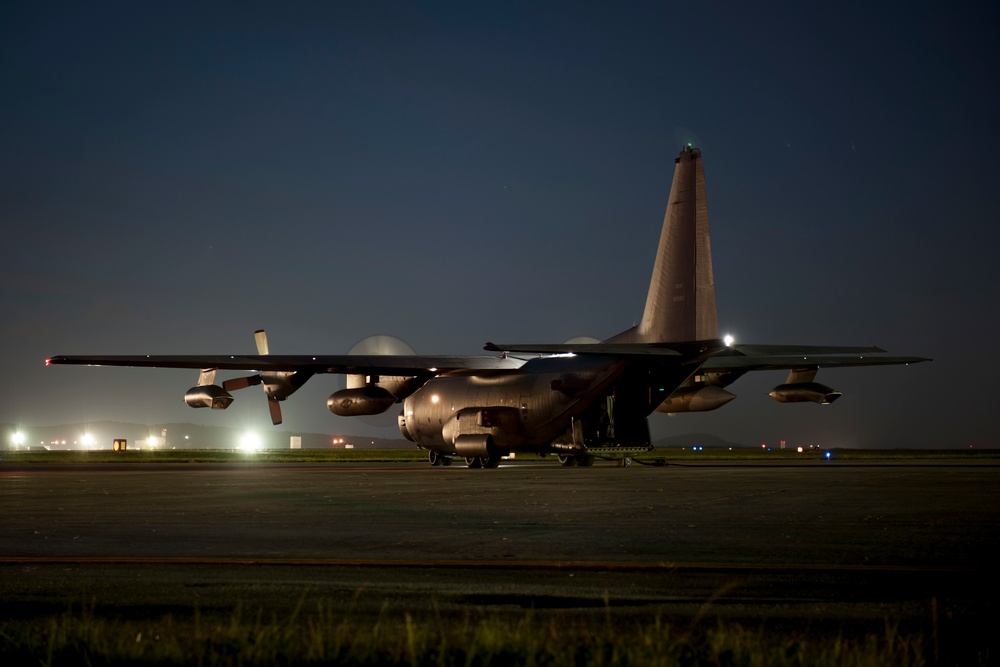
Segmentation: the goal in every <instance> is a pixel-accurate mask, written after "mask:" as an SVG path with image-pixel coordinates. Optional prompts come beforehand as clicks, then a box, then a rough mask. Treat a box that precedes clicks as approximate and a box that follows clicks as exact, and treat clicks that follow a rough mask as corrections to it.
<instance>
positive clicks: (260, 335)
mask: <svg viewBox="0 0 1000 667" xmlns="http://www.w3.org/2000/svg"><path fill="white" fill-rule="evenodd" d="M253 339H254V342H255V343H257V354H259V355H261V356H264V355H267V354H269V353H268V351H267V332H265V331H264V330H263V329H257V330H256V331H254V332H253Z"/></svg>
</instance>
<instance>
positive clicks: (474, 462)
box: [465, 456, 483, 468]
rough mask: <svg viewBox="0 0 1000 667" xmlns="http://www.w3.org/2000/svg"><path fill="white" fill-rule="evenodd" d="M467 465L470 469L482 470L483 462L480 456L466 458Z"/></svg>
mask: <svg viewBox="0 0 1000 667" xmlns="http://www.w3.org/2000/svg"><path fill="white" fill-rule="evenodd" d="M465 465H467V466H469V467H470V468H482V467H483V460H482V458H480V457H478V456H466V457H465Z"/></svg>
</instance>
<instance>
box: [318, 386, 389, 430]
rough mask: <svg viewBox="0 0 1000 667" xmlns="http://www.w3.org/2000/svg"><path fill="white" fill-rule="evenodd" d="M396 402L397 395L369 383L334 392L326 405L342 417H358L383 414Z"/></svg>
mask: <svg viewBox="0 0 1000 667" xmlns="http://www.w3.org/2000/svg"><path fill="white" fill-rule="evenodd" d="M395 402H396V397H395V396H393V395H392V394H390V393H389V392H388V391H386V390H385V389H383V388H382V387H379V386H376V385H368V386H365V387H358V388H356V389H341V390H340V391H337V392H334V393H333V394H331V395H330V398H328V399H327V401H326V407H327V408H329V410H330V412H332V413H333V414H335V415H340V416H341V417H358V416H361V415H378V414H382V413H383V412H385V411H386V410H388V409H389V408H390V407H391V406H392V404H393V403H395ZM404 435H405V434H404Z"/></svg>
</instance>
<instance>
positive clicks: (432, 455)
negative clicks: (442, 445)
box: [427, 449, 448, 466]
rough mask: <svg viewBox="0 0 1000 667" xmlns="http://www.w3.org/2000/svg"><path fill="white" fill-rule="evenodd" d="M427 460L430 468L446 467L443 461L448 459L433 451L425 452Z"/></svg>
mask: <svg viewBox="0 0 1000 667" xmlns="http://www.w3.org/2000/svg"><path fill="white" fill-rule="evenodd" d="M427 460H428V461H430V464H431V465H432V466H443V465H448V464H447V463H445V461H447V460H448V457H447V456H441V455H440V454H438V453H437V452H435V451H434V450H433V449H432V450H431V451H429V452H427Z"/></svg>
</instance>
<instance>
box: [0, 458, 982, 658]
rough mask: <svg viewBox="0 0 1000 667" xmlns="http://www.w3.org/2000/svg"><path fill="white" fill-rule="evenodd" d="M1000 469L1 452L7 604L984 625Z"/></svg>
mask: <svg viewBox="0 0 1000 667" xmlns="http://www.w3.org/2000/svg"><path fill="white" fill-rule="evenodd" d="M998 482H1000V466H997V465H995V464H993V463H991V462H984V463H976V464H959V463H955V462H942V463H937V464H933V465H928V464H926V463H922V464H919V465H910V464H906V463H898V464H877V465H859V464H853V465H846V464H838V463H836V462H811V463H808V464H804V465H768V464H749V463H741V462H734V463H725V464H708V465H685V466H668V467H665V468H646V467H632V468H628V469H623V468H618V467H611V466H609V465H604V466H602V465H597V466H595V467H593V468H585V469H579V468H561V467H559V466H558V465H556V464H554V463H553V462H550V461H546V462H541V461H539V462H534V461H519V462H516V463H513V464H511V465H506V466H503V467H501V468H499V469H497V470H469V469H467V468H465V467H459V466H452V467H447V468H432V467H430V466H429V465H426V464H395V465H390V464H374V465H373V464H356V463H355V464H338V465H331V464H249V463H248V464H211V465H200V464H188V465H156V464H152V465H144V464H120V465H119V464H104V465H100V464H94V465H81V466H52V465H45V464H37V465H28V464H24V465H9V464H6V463H2V464H0V494H2V495H0V503H2V504H0V508H2V509H0V511H2V516H3V530H2V531H0V599H2V601H3V604H2V607H0V614H5V615H11V614H19V615H23V614H29V615H30V614H39V615H41V614H45V613H52V612H53V611H60V610H62V609H64V608H65V606H66V604H67V602H83V601H91V602H95V603H97V604H98V605H100V606H102V607H105V608H108V609H111V610H119V611H121V610H125V609H127V610H128V613H129V614H140V615H143V614H159V613H164V612H165V611H169V612H170V613H176V614H183V613H190V611H191V609H192V608H193V607H195V606H197V607H198V608H199V609H200V610H201V611H202V612H206V611H210V610H217V611H218V612H219V613H223V614H224V613H228V611H229V610H231V609H232V607H233V605H234V604H235V603H236V602H239V603H241V604H243V605H244V606H246V607H250V608H259V609H267V610H269V611H272V612H274V613H282V612H283V611H287V610H288V609H290V608H291V607H293V606H295V605H297V604H298V603H299V602H300V601H303V600H305V601H306V603H307V605H308V604H313V603H314V602H315V601H317V600H328V601H330V602H332V603H333V604H338V605H350V606H351V609H352V611H354V612H356V613H357V614H361V615H363V614H372V615H378V614H381V613H386V610H387V609H388V610H390V611H408V612H411V613H421V612H426V613H430V612H431V610H433V613H452V612H455V613H462V612H463V610H468V609H489V610H496V611H500V612H503V611H504V610H522V609H526V608H532V609H536V610H539V611H540V612H542V613H545V612H547V611H562V612H565V611H567V610H570V611H573V612H574V613H581V614H587V613H613V614H615V615H616V616H618V617H622V618H627V617H630V616H649V615H652V614H658V615H661V616H664V617H666V618H672V619H676V620H679V621H683V622H692V621H695V620H698V619H702V618H704V617H706V616H708V617H711V618H722V619H732V620H737V621H740V622H758V621H766V622H768V623H771V624H772V627H775V626H790V627H809V628H819V627H830V628H834V629H837V631H843V630H844V629H845V628H848V629H849V628H857V629H859V630H870V629H872V628H875V629H876V630H878V629H879V628H882V627H884V624H885V623H886V622H887V621H891V622H894V623H900V624H901V626H902V627H904V628H915V629H918V630H928V629H930V628H934V631H935V632H939V633H941V634H942V635H943V634H947V633H953V634H954V633H958V634H961V635H963V636H965V635H967V636H979V635H980V634H981V633H984V632H985V628H986V627H987V621H986V619H991V618H994V617H995V616H996V612H997V605H996V600H995V595H994V591H993V589H992V587H989V586H987V585H985V582H987V581H990V580H992V577H991V574H992V570H993V569H994V564H995V560H996V555H997V553H998V551H997V549H998V546H1000V531H998V530H997V526H998V525H1000V503H998V502H997V501H998V500H1000V491H998V488H1000V487H998ZM990 641H992V640H990Z"/></svg>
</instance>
